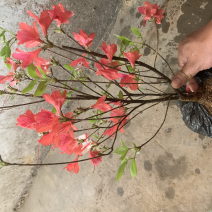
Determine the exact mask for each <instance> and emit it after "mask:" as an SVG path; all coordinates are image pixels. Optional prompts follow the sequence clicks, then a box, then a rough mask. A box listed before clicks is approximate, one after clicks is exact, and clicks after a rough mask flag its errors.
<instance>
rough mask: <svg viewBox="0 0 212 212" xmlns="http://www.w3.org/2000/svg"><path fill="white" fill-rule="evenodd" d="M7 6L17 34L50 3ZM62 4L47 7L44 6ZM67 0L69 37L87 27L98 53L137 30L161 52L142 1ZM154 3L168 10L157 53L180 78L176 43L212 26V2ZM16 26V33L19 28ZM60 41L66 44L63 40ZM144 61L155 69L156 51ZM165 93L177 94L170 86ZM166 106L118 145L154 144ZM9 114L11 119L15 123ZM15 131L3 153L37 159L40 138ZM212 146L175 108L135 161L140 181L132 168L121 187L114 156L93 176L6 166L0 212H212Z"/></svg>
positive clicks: (84, 171)
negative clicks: (143, 12)
mask: <svg viewBox="0 0 212 212" xmlns="http://www.w3.org/2000/svg"><path fill="white" fill-rule="evenodd" d="M3 2H4V3H3V4H2V3H0V4H2V5H1V6H2V8H1V9H0V11H1V12H5V11H7V16H6V12H5V16H6V17H5V20H4V21H5V22H7V23H10V22H9V21H11V20H10V17H11V16H9V15H8V14H9V11H10V12H11V11H12V12H14V11H19V12H15V14H14V16H15V15H18V17H19V18H17V21H16V20H14V21H13V22H14V23H12V24H14V25H13V27H14V28H18V22H19V21H20V19H21V21H26V20H27V21H29V23H31V22H30V21H32V20H31V19H28V18H27V19H26V20H24V18H25V17H24V16H23V14H25V13H26V12H25V9H32V10H35V8H36V7H37V6H38V4H44V1H42V2H37V1H30V2H29V1H24V0H19V1H17V3H18V4H19V6H16V8H13V7H12V6H14V1H11V2H9V3H8V1H6V0H5V1H3ZM36 2H37V3H36ZM58 2H59V1H56V0H55V1H53V3H52V1H45V5H46V6H49V5H50V4H56V3H58ZM61 2H62V3H63V4H64V5H66V6H67V8H68V9H71V10H73V11H74V12H75V19H74V21H73V25H72V24H71V25H70V26H69V27H70V28H68V30H70V32H72V30H73V29H72V28H74V30H75V29H76V27H81V28H83V29H85V30H87V31H88V32H93V31H94V32H95V33H96V34H98V36H97V39H96V42H95V43H94V48H96V47H97V46H99V45H100V44H101V41H102V40H104V41H106V40H108V41H111V43H117V44H119V42H118V40H117V38H116V37H115V36H114V34H118V35H123V36H126V37H128V38H130V39H132V40H133V39H135V37H134V36H133V35H132V33H131V32H130V28H131V27H138V28H139V29H140V31H141V32H142V35H143V37H144V38H145V39H146V42H147V43H149V44H151V46H153V47H155V46H156V42H155V29H154V28H153V27H152V24H151V23H147V26H146V27H145V28H144V27H143V26H142V17H141V16H140V14H139V13H138V11H137V8H138V7H139V6H141V5H142V4H143V2H144V1H143V0H140V1H138V0H125V1H123V0H120V1H112V3H111V1H109V0H105V1H98V0H92V1H90V2H89V3H88V1H84V0H83V1H68V0H66V1H65V0H64V1H61ZM151 3H158V4H160V5H161V6H162V7H163V8H164V9H165V11H166V15H165V18H164V19H163V21H162V25H161V26H159V32H160V46H159V50H160V53H161V54H162V55H163V56H164V57H165V58H166V59H167V60H168V62H169V64H170V65H171V67H172V68H173V70H174V71H175V72H177V71H178V70H179V68H178V64H177V44H178V43H179V42H180V40H181V39H182V38H183V37H184V36H185V35H187V34H189V33H191V32H192V31H194V30H196V29H198V28H200V27H201V26H203V25H204V24H206V23H207V22H208V21H209V20H211V18H212V13H211V11H212V2H211V1H210V0H182V1H178V0H159V1H153V0H152V1H151ZM17 9H20V10H17ZM20 11H21V12H20ZM12 12H11V14H12ZM17 13H18V14H17ZM25 15H26V14H25ZM12 24H11V25H12ZM11 25H10V29H12V28H13V27H12V26H11ZM4 27H5V26H4ZM55 41H56V42H58V43H60V42H62V41H63V40H62V39H61V40H55ZM142 61H145V62H146V63H149V64H151V65H152V64H153V62H154V54H153V52H151V51H149V49H144V56H143V57H142ZM157 68H158V69H159V70H160V71H163V73H165V74H167V75H168V76H169V77H172V75H171V73H170V71H169V69H168V68H167V66H166V65H165V64H164V62H163V61H162V60H160V59H158V62H157ZM2 69H3V68H2ZM161 88H162V89H165V90H167V91H168V90H171V88H170V87H161ZM17 101H18V100H17ZM76 104H77V103H76V102H73V103H71V104H70V105H69V106H70V107H71V108H72V107H73V108H74V107H75V105H76ZM85 104H86V103H85ZM46 106H47V104H45V107H46ZM165 106H166V104H163V103H161V104H159V105H158V106H156V107H154V108H152V109H151V110H149V111H148V113H143V114H142V115H141V116H139V117H137V118H136V119H135V120H134V121H132V122H130V124H128V125H127V126H126V133H124V134H119V136H118V138H117V143H116V146H119V145H120V139H121V138H122V139H123V141H124V142H125V143H126V144H127V145H131V142H132V141H133V142H135V143H136V144H142V143H144V142H145V141H146V140H147V139H149V138H150V137H151V136H152V135H153V134H154V132H155V131H156V130H157V128H158V127H159V126H160V124H161V122H162V120H163V116H164V112H165V109H166V107H165ZM33 107H34V108H33V109H34V110H36V109H37V110H40V108H41V106H40V105H39V106H33ZM67 109H68V108H67ZM23 111H24V109H23ZM23 111H20V110H19V111H18V110H17V111H15V112H14V114H9V113H8V112H6V113H3V114H1V116H2V118H3V119H1V120H2V122H1V123H3V122H4V124H2V126H1V129H0V130H1V131H0V132H1V135H3V133H6V132H8V128H9V127H10V128H11V124H13V125H15V122H16V120H15V119H16V118H14V116H15V117H17V116H18V114H20V113H21V112H22V113H23ZM8 115H10V116H9V117H10V118H9V119H8V118H7V117H8ZM3 126H4V127H3ZM12 129H13V131H12V132H13V134H12V135H9V134H6V136H7V140H6V139H5V137H4V139H3V138H2V137H1V144H0V147H1V150H2V152H3V153H1V154H2V155H3V156H4V157H5V158H7V159H8V160H9V159H11V161H16V160H17V159H16V158H18V160H19V161H20V162H33V161H36V160H37V144H36V140H37V137H36V135H33V139H31V137H32V134H31V131H29V130H27V129H26V130H22V131H20V128H17V127H12ZM20 133H21V135H20ZM4 135H5V134H4ZM22 135H23V137H22ZM30 136H31V137H30ZM32 142H33V143H32ZM26 144H27V145H26ZM17 148H19V149H18V150H19V151H17ZM211 148H212V143H211V138H208V137H204V136H201V135H198V134H196V133H194V132H192V131H190V130H189V129H188V128H187V127H186V126H185V124H184V123H183V121H182V119H181V114H180V110H179V108H178V106H177V103H176V102H172V103H171V106H170V108H169V112H168V116H167V120H166V122H165V124H164V126H163V127H162V129H161V131H160V132H159V134H158V135H157V136H156V137H155V138H154V139H153V140H152V141H151V142H150V143H149V144H148V145H146V146H145V147H144V148H143V149H142V150H141V152H140V154H139V155H138V156H137V157H136V161H137V166H138V175H137V176H136V177H135V179H134V180H133V179H131V176H130V173H129V171H127V170H126V171H125V174H124V175H123V177H122V178H121V180H120V181H119V182H116V173H117V170H118V167H119V165H120V161H119V159H118V157H117V156H116V155H115V154H111V155H110V156H108V157H104V158H103V162H102V163H101V164H100V165H99V166H98V167H97V168H96V169H95V171H94V170H93V166H92V165H91V164H90V162H88V163H86V162H85V163H82V164H80V172H79V173H78V174H77V175H74V174H73V175H70V174H69V173H68V172H66V171H65V170H63V167H64V166H62V165H61V166H51V167H50V166H49V167H45V166H44V167H41V168H39V169H38V170H37V169H34V168H32V169H29V168H22V167H16V168H13V169H12V168H10V167H6V168H2V169H0V180H1V184H0V191H1V194H2V193H3V195H1V196H0V211H2V212H12V211H13V210H16V211H19V212H57V211H63V212H72V211H73V212H102V211H106V212H109V211H113V212H125V211H126V212H127V211H134V212H210V211H211V210H212V186H211V183H212V172H211V165H212V162H211V159H212V156H211V151H212V150H211ZM15 150H16V151H15ZM41 153H42V154H43V156H41V158H40V161H42V162H43V163H44V162H45V163H48V162H56V161H64V160H67V156H66V155H60V152H59V151H57V150H55V151H50V152H49V153H48V149H45V148H43V149H41ZM47 153H48V154H47ZM46 154H47V155H46ZM27 158H28V161H27Z"/></svg>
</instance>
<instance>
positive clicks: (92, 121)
mask: <svg viewBox="0 0 212 212" xmlns="http://www.w3.org/2000/svg"><path fill="white" fill-rule="evenodd" d="M88 121H89V122H91V123H95V122H96V120H88Z"/></svg>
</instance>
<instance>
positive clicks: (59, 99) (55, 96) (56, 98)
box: [43, 90, 66, 115]
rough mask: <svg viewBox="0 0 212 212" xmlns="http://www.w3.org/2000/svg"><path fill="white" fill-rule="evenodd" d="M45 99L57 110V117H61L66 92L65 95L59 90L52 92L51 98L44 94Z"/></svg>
mask: <svg viewBox="0 0 212 212" xmlns="http://www.w3.org/2000/svg"><path fill="white" fill-rule="evenodd" d="M43 98H44V99H45V100H46V101H47V102H48V103H50V104H52V105H53V106H54V107H55V108H56V110H57V115H59V114H60V111H61V107H62V105H63V104H64V103H65V101H66V90H65V91H64V92H63V95H62V94H61V93H60V91H59V90H56V91H54V92H52V94H51V96H50V95H49V94H43Z"/></svg>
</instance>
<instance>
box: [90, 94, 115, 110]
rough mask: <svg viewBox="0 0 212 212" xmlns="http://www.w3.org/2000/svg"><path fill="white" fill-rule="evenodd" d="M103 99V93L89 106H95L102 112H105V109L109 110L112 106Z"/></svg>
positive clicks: (104, 97)
mask: <svg viewBox="0 0 212 212" xmlns="http://www.w3.org/2000/svg"><path fill="white" fill-rule="evenodd" d="M105 99H106V96H105V95H104V96H102V97H100V98H99V99H98V100H97V102H96V104H94V105H92V106H91V108H97V109H99V110H101V111H103V112H106V111H109V110H111V109H112V107H111V106H110V105H108V104H106V103H104V101H105Z"/></svg>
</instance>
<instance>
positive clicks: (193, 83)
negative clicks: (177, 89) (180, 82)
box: [187, 77, 199, 92]
mask: <svg viewBox="0 0 212 212" xmlns="http://www.w3.org/2000/svg"><path fill="white" fill-rule="evenodd" d="M187 85H188V86H189V88H190V90H191V91H192V92H196V91H197V90H198V88H199V85H198V83H197V81H196V79H195V78H194V77H192V78H191V79H190V80H189V81H188V82H187Z"/></svg>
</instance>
